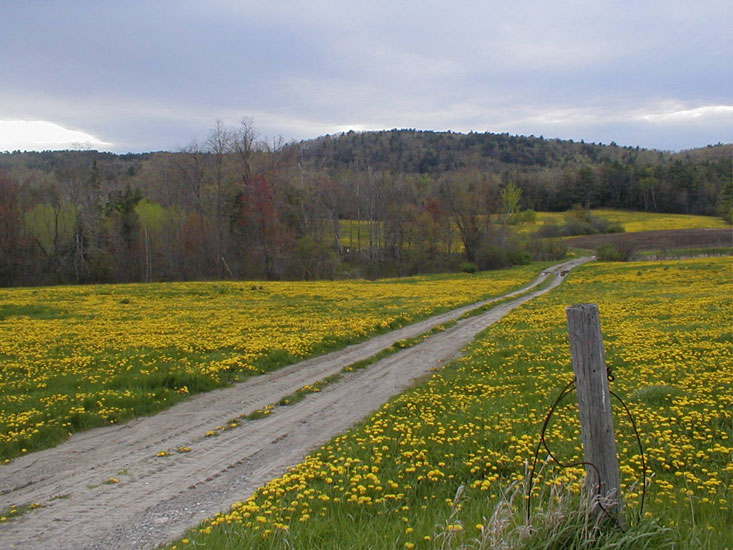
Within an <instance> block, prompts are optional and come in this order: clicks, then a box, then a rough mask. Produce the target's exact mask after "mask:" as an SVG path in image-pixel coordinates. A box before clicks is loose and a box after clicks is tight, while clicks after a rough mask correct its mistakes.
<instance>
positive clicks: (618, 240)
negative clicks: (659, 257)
mask: <svg viewBox="0 0 733 550" xmlns="http://www.w3.org/2000/svg"><path fill="white" fill-rule="evenodd" d="M564 243H565V244H567V245H568V246H572V247H576V248H584V249H588V250H595V249H597V248H598V247H599V246H603V245H604V244H610V245H611V246H615V247H616V248H618V249H619V250H655V249H672V248H711V247H726V246H733V230H731V229H674V230H667V231H638V232H634V233H609V234H602V235H586V236H583V237H570V238H568V239H565V240H564Z"/></svg>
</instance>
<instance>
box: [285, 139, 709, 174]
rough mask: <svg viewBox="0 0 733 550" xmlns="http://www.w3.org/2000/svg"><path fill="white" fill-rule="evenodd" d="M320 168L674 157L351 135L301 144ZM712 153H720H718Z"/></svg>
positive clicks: (542, 142)
mask: <svg viewBox="0 0 733 550" xmlns="http://www.w3.org/2000/svg"><path fill="white" fill-rule="evenodd" d="M298 147H299V148H300V151H301V155H302V158H303V159H304V160H306V161H307V162H309V163H310V164H311V165H313V166H317V167H319V168H332V169H333V168H335V169H350V170H366V169H373V170H391V171H393V172H407V173H421V174H439V173H443V172H451V171H455V170H460V169H465V168H472V169H478V170H505V169H508V168H511V167H514V168H518V167H521V168H523V169H528V168H565V167H567V166H572V165H583V164H589V165H590V164H598V163H611V162H619V163H621V164H644V165H659V164H662V163H664V162H665V161H667V160H669V159H671V158H672V157H673V155H671V154H668V153H663V152H660V151H655V150H649V149H640V148H638V147H635V148H632V147H619V146H617V145H615V144H611V145H601V144H595V143H585V142H582V141H581V142H575V141H572V140H559V139H544V138H543V137H534V136H529V137H527V136H515V135H509V134H493V133H474V132H472V133H469V134H460V133H455V132H431V131H418V130H389V131H381V132H348V133H344V134H339V135H333V136H330V135H329V136H323V137H320V138H317V139H313V140H309V141H304V142H301V143H300V144H298ZM712 149H716V150H717V149H718V148H717V147H716V148H712Z"/></svg>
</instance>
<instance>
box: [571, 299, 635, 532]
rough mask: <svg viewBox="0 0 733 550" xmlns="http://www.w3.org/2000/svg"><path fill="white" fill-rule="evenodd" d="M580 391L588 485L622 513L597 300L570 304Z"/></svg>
mask: <svg viewBox="0 0 733 550" xmlns="http://www.w3.org/2000/svg"><path fill="white" fill-rule="evenodd" d="M565 312H566V314H567V318H568V333H569V335H570V353H571V354H572V357H573V371H574V372H575V387H576V389H577V391H578V409H579V412H580V426H581V427H580V430H581V436H582V439H583V452H584V455H585V462H587V463H590V464H592V465H593V466H591V465H586V467H585V471H586V487H587V489H588V491H589V493H590V494H591V495H598V496H599V497H600V499H602V502H603V508H604V509H606V510H608V509H609V506H610V507H613V514H614V515H616V516H617V517H618V518H619V520H620V518H621V517H622V516H621V512H622V508H623V499H622V496H621V480H620V478H621V476H620V473H619V467H618V457H617V456H616V441H615V439H614V433H613V416H612V414H611V394H610V390H609V388H608V375H607V372H606V355H605V351H604V349H603V336H602V334H601V322H600V318H599V315H598V306H597V305H596V304H581V305H575V306H570V307H568V308H567V309H566V310H565Z"/></svg>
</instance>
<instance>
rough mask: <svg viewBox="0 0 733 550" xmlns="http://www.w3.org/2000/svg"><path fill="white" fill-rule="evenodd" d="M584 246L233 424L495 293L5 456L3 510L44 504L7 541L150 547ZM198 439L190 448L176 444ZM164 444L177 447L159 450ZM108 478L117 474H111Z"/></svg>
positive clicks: (463, 341) (442, 352) (429, 363)
mask: <svg viewBox="0 0 733 550" xmlns="http://www.w3.org/2000/svg"><path fill="white" fill-rule="evenodd" d="M589 259H590V258H581V259H577V260H573V261H571V262H566V263H564V264H560V265H557V266H554V267H553V268H550V269H548V270H546V271H545V272H543V273H542V274H541V275H540V276H539V277H538V278H537V279H536V280H535V281H534V282H533V283H532V284H531V285H529V286H528V287H525V288H524V289H522V290H520V291H517V292H514V293H511V294H510V295H507V296H511V295H517V294H520V293H521V292H524V291H526V290H528V289H529V288H533V287H534V286H536V285H538V284H539V283H541V282H542V281H544V280H545V279H546V278H547V277H549V276H553V280H552V283H551V284H550V285H549V286H547V287H546V288H544V289H542V290H535V291H533V292H530V293H528V294H524V295H522V296H520V297H518V298H516V299H514V300H512V301H508V302H504V303H502V304H500V305H498V306H497V307H495V308H493V309H492V310H490V311H488V312H486V313H483V314H480V315H476V316H473V317H468V318H466V319H463V320H461V321H458V323H457V324H456V325H454V326H453V327H452V328H450V329H448V330H446V331H444V332H437V333H436V334H434V335H433V336H431V337H430V338H429V339H427V340H425V341H423V342H421V343H420V344H419V345H417V346H415V347H412V348H408V349H405V350H402V351H400V352H398V353H396V354H393V355H390V356H388V357H387V358H385V359H383V360H381V361H379V362H377V363H375V364H373V365H372V366H370V367H369V368H367V369H363V370H358V371H354V372H350V373H348V374H345V375H344V376H343V377H342V378H341V379H340V380H339V381H337V382H335V383H332V384H330V385H328V386H326V387H325V388H323V389H322V390H321V391H320V392H319V393H313V394H309V395H308V396H307V397H306V398H305V399H304V400H303V401H300V402H298V403H296V404H293V405H290V406H286V407H276V408H275V409H274V411H273V412H272V413H271V414H270V415H269V416H266V417H264V418H261V419H258V420H253V421H247V422H244V423H243V424H241V425H240V426H239V427H236V428H233V429H229V430H225V431H220V432H219V433H220V435H218V436H216V437H210V436H208V437H207V436H206V433H207V432H208V431H212V430H216V429H217V427H219V426H225V425H227V424H228V422H229V421H231V420H232V419H234V418H236V417H239V416H240V415H244V414H248V413H251V412H253V411H255V410H257V409H260V408H262V407H264V406H266V405H269V404H272V403H275V402H277V401H278V400H280V399H281V398H282V397H284V396H286V395H289V394H291V393H293V392H294V391H295V390H297V389H299V388H301V387H303V386H304V385H306V384H313V383H315V382H317V381H319V380H323V379H324V378H326V377H328V376H330V375H332V374H335V373H338V372H340V371H341V369H342V368H343V367H344V366H346V365H349V364H352V363H354V362H356V361H358V360H361V359H366V358H368V357H371V356H373V355H374V354H376V353H378V352H379V351H381V350H383V349H385V348H387V347H389V346H391V345H392V344H393V343H394V342H396V341H397V340H400V339H404V338H411V337H415V336H418V335H420V334H423V333H425V332H427V331H428V330H430V329H431V328H432V327H434V326H437V325H440V324H442V323H445V322H446V321H449V320H451V319H457V318H458V317H460V316H461V315H462V314H463V313H465V312H467V311H470V310H471V309H473V308H475V307H477V306H479V305H482V304H485V303H489V302H492V301H497V300H498V299H494V300H487V301H485V302H480V303H478V304H473V305H470V306H466V307H462V308H459V309H455V310H452V311H450V312H448V313H444V314H442V315H438V316H435V317H432V318H430V319H427V320H425V321H422V322H419V323H415V324H413V325H410V326H407V327H404V328H402V329H399V330H396V331H393V332H390V333H387V334H383V335H380V336H377V337H375V338H373V339H371V340H369V341H366V342H363V343H361V344H356V345H353V346H350V347H348V348H345V349H343V350H340V351H336V352H333V353H330V354H327V355H324V356H321V357H317V358H314V359H311V360H308V361H304V362H301V363H298V364H295V365H291V366H289V367H286V368H283V369H280V370H278V371H275V372H272V373H269V374H265V375H261V376H257V377H254V378H251V379H249V380H247V381H246V382H243V383H241V384H238V385H235V386H232V387H229V388H225V389H222V390H217V391H213V392H209V393H205V394H200V395H196V396H193V397H191V398H190V399H188V400H187V401H185V402H183V403H180V404H178V405H176V406H174V407H172V408H171V409H168V410H166V411H164V412H162V413H159V414H157V415H155V416H150V417H144V418H138V419H135V420H132V421H130V422H128V423H126V424H124V425H121V426H113V427H105V428H98V429H95V430H91V431H88V432H84V433H81V434H76V435H74V436H73V437H71V438H70V439H69V440H68V441H66V442H65V443H63V444H61V445H59V446H58V447H55V448H53V449H48V450H45V451H40V452H37V453H33V454H31V455H28V456H24V457H21V458H19V459H17V460H15V461H13V462H12V463H10V464H9V465H6V466H2V467H0V472H2V476H1V479H0V510H5V509H7V508H8V507H9V506H10V505H21V504H28V503H38V504H40V507H38V508H36V509H34V510H30V511H28V512H26V513H25V514H23V515H22V516H19V517H17V518H15V519H12V520H9V521H7V522H5V523H1V524H0V547H2V548H23V549H41V548H42V549H46V548H51V547H52V548H56V549H59V550H61V549H74V550H82V549H103V548H130V549H132V548H135V549H137V548H153V547H155V546H157V545H159V544H162V543H165V542H167V541H170V540H173V539H175V538H178V537H180V536H181V535H182V534H183V533H184V531H185V530H186V529H187V528H189V527H194V526H196V525H197V524H198V523H200V522H201V521H203V520H204V519H206V518H209V517H211V516H213V515H215V514H217V513H218V512H222V511H225V510H227V509H228V508H229V507H230V506H231V505H232V504H233V503H234V502H237V501H240V500H245V499H247V498H248V497H249V496H250V495H251V494H252V493H253V492H254V491H255V490H256V489H257V488H258V487H260V486H262V485H263V484H265V483H266V482H268V481H269V480H271V479H273V478H275V477H277V476H279V475H280V474H282V473H283V472H284V471H285V470H286V469H287V468H289V467H291V466H294V465H296V464H298V463H299V462H300V461H302V459H303V458H304V457H305V456H306V455H307V454H308V453H309V452H311V451H313V450H314V449H316V448H318V447H319V446H321V445H323V444H325V443H327V442H328V441H329V440H330V439H331V438H333V437H334V436H336V435H338V434H340V433H343V432H344V431H345V430H346V429H348V428H349V427H350V426H352V425H353V424H355V423H356V422H358V421H360V420H362V419H364V418H365V417H367V416H368V415H369V414H370V413H372V412H374V411H375V410H377V409H378V408H379V407H380V406H381V405H382V404H383V403H385V402H386V401H387V400H388V399H389V398H390V397H392V396H394V395H396V394H399V393H400V392H402V391H404V390H405V389H407V388H408V387H410V386H411V385H412V384H413V383H414V381H415V380H416V379H418V378H420V377H421V376H424V375H425V374H426V373H429V372H430V371H431V370H432V369H435V368H437V367H440V366H441V365H443V364H445V363H447V362H449V361H451V360H452V359H454V358H456V357H458V356H459V355H460V353H461V350H462V349H463V348H464V347H465V346H466V345H468V344H469V343H470V342H471V341H472V340H473V339H474V338H475V336H476V335H477V334H478V333H479V332H480V331H482V330H484V329H485V328H486V327H487V326H488V325H490V324H492V323H495V322H497V321H498V320H499V319H501V318H502V317H503V316H504V315H506V314H507V313H508V312H509V311H511V310H512V309H514V308H516V307H517V306H519V305H521V304H522V303H524V302H526V301H528V300H531V299H532V298H534V297H536V296H538V295H540V294H543V293H545V292H548V291H549V290H551V289H552V288H554V287H555V286H557V285H559V284H560V283H561V282H562V280H563V277H564V274H563V275H561V273H563V272H565V273H567V272H568V271H569V270H570V269H572V268H574V267H576V266H577V265H580V264H581V263H584V262H586V261H588V260H589ZM180 447H190V448H191V450H190V452H177V449H178V448H180ZM160 451H167V452H169V453H170V454H169V456H164V457H160V456H157V455H158V453H159V452H160ZM111 478H115V479H116V480H118V481H117V482H114V481H110V480H111Z"/></svg>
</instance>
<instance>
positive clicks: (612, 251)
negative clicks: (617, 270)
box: [596, 244, 629, 262]
mask: <svg viewBox="0 0 733 550" xmlns="http://www.w3.org/2000/svg"><path fill="white" fill-rule="evenodd" d="M596 256H598V259H599V260H602V261H604V262H625V261H626V260H627V259H628V257H629V255H628V253H624V252H623V251H621V250H619V249H618V248H616V247H615V246H613V245H610V244H604V245H602V246H599V247H598V250H596Z"/></svg>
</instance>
